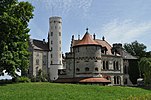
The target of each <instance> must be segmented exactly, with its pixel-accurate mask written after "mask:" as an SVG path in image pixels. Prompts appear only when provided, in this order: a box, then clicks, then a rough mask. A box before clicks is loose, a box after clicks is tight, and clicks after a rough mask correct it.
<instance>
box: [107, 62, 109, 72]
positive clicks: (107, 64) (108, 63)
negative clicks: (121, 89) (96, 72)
mask: <svg viewBox="0 0 151 100" xmlns="http://www.w3.org/2000/svg"><path fill="white" fill-rule="evenodd" d="M108 69H109V62H108V61H106V70H108Z"/></svg>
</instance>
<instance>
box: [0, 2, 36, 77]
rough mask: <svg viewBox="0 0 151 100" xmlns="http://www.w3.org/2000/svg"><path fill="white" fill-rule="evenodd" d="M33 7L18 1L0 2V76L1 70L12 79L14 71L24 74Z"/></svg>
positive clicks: (27, 62)
mask: <svg viewBox="0 0 151 100" xmlns="http://www.w3.org/2000/svg"><path fill="white" fill-rule="evenodd" d="M33 10H34V7H33V6H32V5H31V4H30V3H28V2H18V0H1V1H0V75H2V74H3V70H5V72H8V74H9V75H11V76H12V77H16V76H17V74H16V73H15V71H18V70H21V71H22V72H26V71H27V68H28V66H29V52H28V41H29V34H28V32H29V31H30V29H29V28H28V23H29V21H30V19H31V18H33Z"/></svg>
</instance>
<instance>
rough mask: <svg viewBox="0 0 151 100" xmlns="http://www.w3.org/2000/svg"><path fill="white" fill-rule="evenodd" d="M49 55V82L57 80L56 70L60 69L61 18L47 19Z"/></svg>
mask: <svg viewBox="0 0 151 100" xmlns="http://www.w3.org/2000/svg"><path fill="white" fill-rule="evenodd" d="M48 42H49V49H50V52H49V55H48V68H49V76H50V80H52V81H53V80H56V79H57V78H58V69H62V68H63V67H62V52H61V51H62V50H61V48H62V19H61V17H50V19H49V33H48Z"/></svg>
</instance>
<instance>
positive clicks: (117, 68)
mask: <svg viewBox="0 0 151 100" xmlns="http://www.w3.org/2000/svg"><path fill="white" fill-rule="evenodd" d="M116 70H119V65H118V61H117V62H116Z"/></svg>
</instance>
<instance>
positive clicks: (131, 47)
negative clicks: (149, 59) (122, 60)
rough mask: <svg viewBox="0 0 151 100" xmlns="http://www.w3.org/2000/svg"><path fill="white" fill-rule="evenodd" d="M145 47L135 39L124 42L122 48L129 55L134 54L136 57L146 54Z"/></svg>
mask: <svg viewBox="0 0 151 100" xmlns="http://www.w3.org/2000/svg"><path fill="white" fill-rule="evenodd" d="M146 48H147V47H146V46H145V45H144V44H143V43H138V42H137V41H134V42H132V43H125V44H124V49H125V50H126V51H127V52H129V53H130V54H131V55H133V56H136V57H138V58H141V57H145V56H146Z"/></svg>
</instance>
